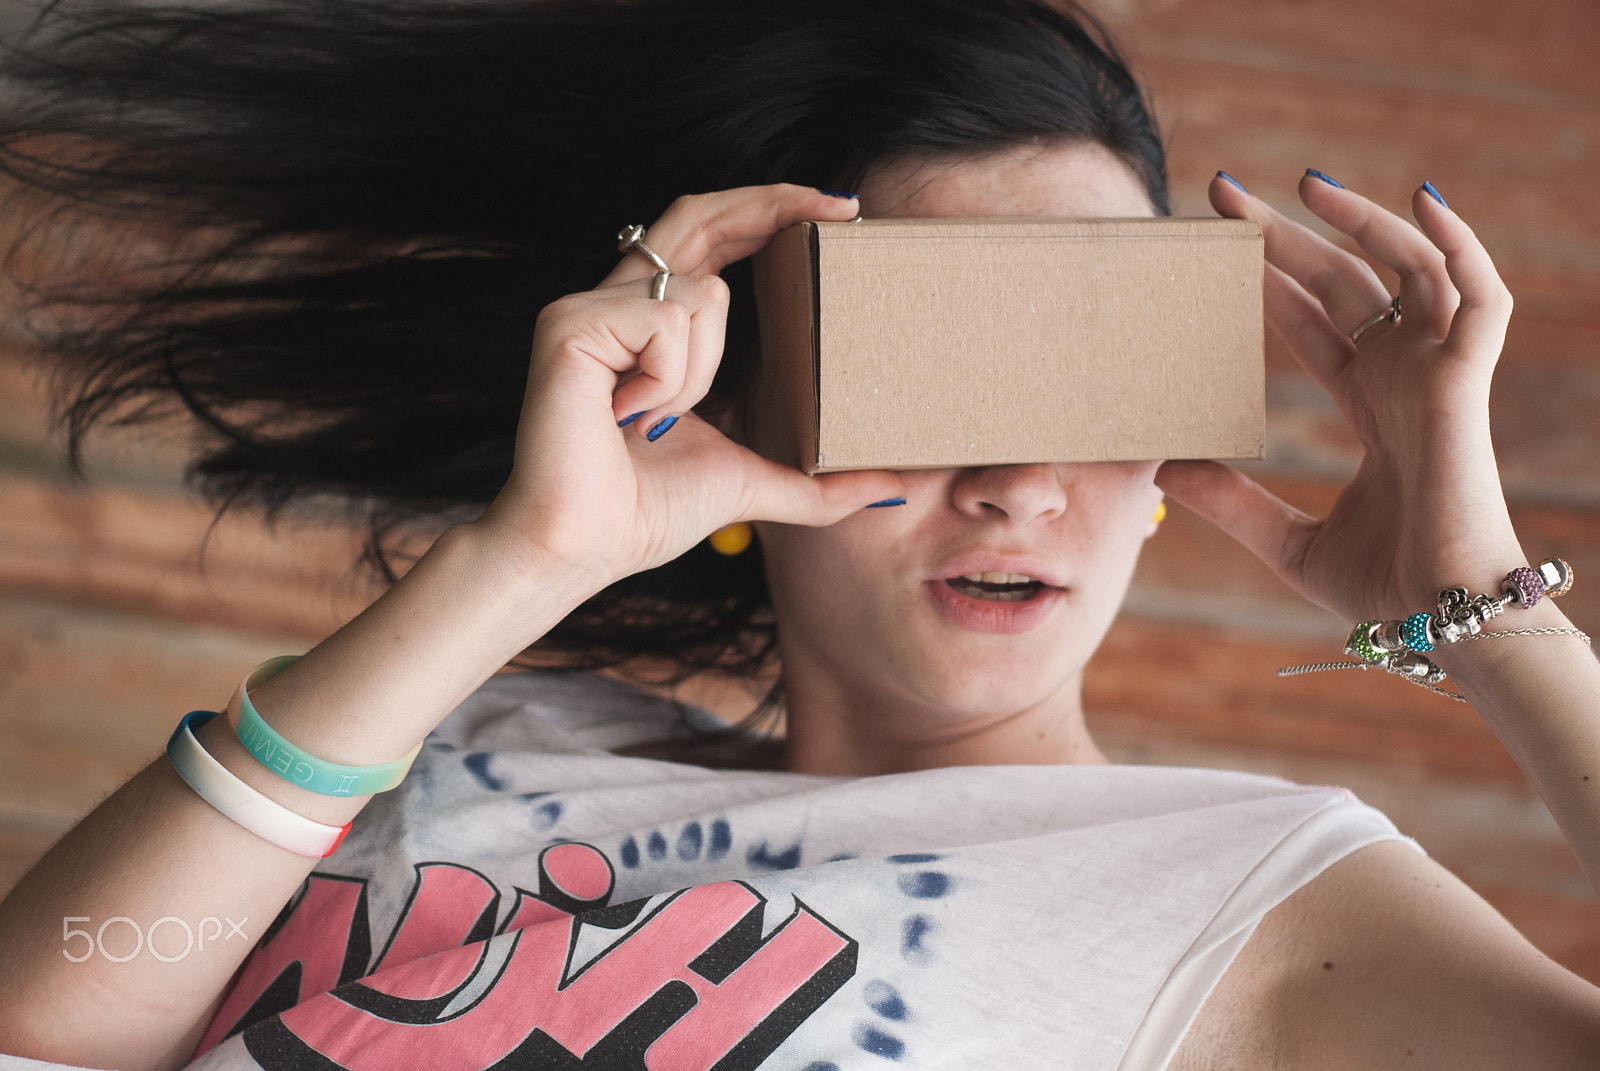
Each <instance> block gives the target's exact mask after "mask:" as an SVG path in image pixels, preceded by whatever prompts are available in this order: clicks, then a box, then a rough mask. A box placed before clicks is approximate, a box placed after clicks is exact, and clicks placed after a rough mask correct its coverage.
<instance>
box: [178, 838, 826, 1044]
mask: <svg viewBox="0 0 1600 1071" xmlns="http://www.w3.org/2000/svg"><path fill="white" fill-rule="evenodd" d="M539 874H540V880H539V892H538V893H537V894H532V893H528V892H526V891H524V890H522V889H517V890H515V892H516V895H517V899H516V901H515V902H514V904H513V906H512V909H511V911H510V912H509V915H508V918H507V921H506V923H505V925H504V926H503V927H502V929H501V932H500V935H499V936H494V937H491V936H490V934H489V927H491V926H492V924H493V920H494V918H495V917H496V915H497V912H498V906H499V892H498V890H497V889H496V888H495V887H494V885H493V883H492V882H490V881H489V880H488V879H487V878H485V877H484V876H483V875H481V874H479V873H478V872H476V871H474V870H472V869H470V868H468V867H462V866H457V865H455V864H450V863H428V864H422V865H419V866H418V867H417V880H416V884H415V885H414V887H413V889H412V894H411V898H410V900H409V902H408V903H407V905H406V908H405V910H404V912H403V914H402V916H401V918H400V920H399V922H398V923H396V925H395V928H394V932H393V933H392V934H391V935H390V937H389V941H388V944H387V946H386V948H385V949H384V951H383V952H382V953H381V955H380V956H379V958H378V963H377V967H376V969H375V970H374V972H373V973H371V974H369V975H367V976H366V977H364V978H360V979H359V980H352V979H351V978H350V977H349V976H348V975H349V973H350V971H351V967H350V963H351V960H352V959H353V958H355V957H354V956H353V955H352V952H356V951H364V947H363V946H362V944H361V942H360V941H359V940H357V939H356V938H355V930H356V929H357V928H358V926H357V924H358V922H359V924H360V925H359V928H360V929H363V930H364V929H365V896H366V892H365V886H364V884H362V883H357V882H351V881H349V880H347V879H340V878H330V877H326V876H324V875H313V876H312V877H311V878H310V879H309V880H308V882H307V886H306V891H305V893H304V894H303V895H302V896H301V898H300V900H299V901H298V902H297V903H296V904H294V905H293V908H292V910H291V911H290V912H288V913H287V916H286V918H285V919H284V920H283V922H282V923H281V925H280V926H279V927H278V928H277V929H276V930H275V931H274V932H273V933H272V934H271V935H270V937H269V938H268V939H266V940H265V941H264V942H263V943H262V944H261V946H260V947H258V948H257V949H256V950H255V952H254V953H252V955H251V958H250V959H249V960H247V961H246V963H245V965H244V967H243V969H242V970H241V971H240V974H239V978H238V980H237V981H236V982H235V984H234V987H233V989H232V990H231V991H230V992H229V994H228V996H227V998H226V999H225V1001H224V1002H223V1005H222V1007H221V1009H220V1010H219V1012H218V1015H217V1017H216V1019H215V1020H214V1021H213V1023H212V1025H211V1028H210V1030H209V1031H208V1032H207V1035H206V1039H205V1041H204V1042H203V1043H202V1045H201V1051H205V1050H206V1049H209V1048H210V1047H211V1046H213V1045H215V1044H216V1043H217V1042H218V1041H220V1040H222V1038H224V1037H226V1036H228V1035H229V1034H231V1033H232V1032H234V1031H235V1029H236V1028H237V1025H238V1024H240V1023H241V1022H247V1023H248V1022H254V1024H255V1025H253V1026H250V1027H248V1029H246V1030H245V1034H244V1040H245V1046H246V1048H247V1050H248V1051H249V1052H250V1054H251V1056H252V1057H254V1058H255V1060H256V1061H257V1062H258V1063H260V1064H261V1065H262V1066H263V1067H266V1068H269V1069H273V1071H277V1069H284V1071H290V1069H302V1068H313V1067H315V1068H329V1067H333V1066H337V1067H343V1068H348V1069H350V1071H387V1069H389V1068H394V1067H408V1066H409V1067H428V1068H437V1069H439V1071H481V1069H486V1068H492V1067H503V1068H511V1067H519V1066H525V1067H538V1068H622V1067H634V1068H648V1069H651V1071H699V1069H707V1071H709V1069H717V1071H734V1069H736V1068H755V1067H757V1066H759V1065H760V1064H761V1062H762V1061H763V1060H765V1059H766V1057H767V1056H768V1055H769V1054H770V1053H771V1052H772V1051H773V1050H774V1049H775V1048H777V1046H778V1045H779V1044H781V1043H782V1042H783V1040H784V1039H785V1038H787V1037H788V1036H789V1035H790V1034H791V1033H793V1032H794V1030H795V1029H796V1028H797V1027H799V1026H800V1024H801V1023H803V1022H804V1021H805V1020H806V1019H807V1018H808V1017H810V1015H811V1014H812V1013H813V1012H815V1011H816V1010H817V1009H818V1008H819V1007H821V1006H822V1004H823V1003H824V1002H825V1001H826V1000H827V999H828V998H829V997H830V996H832V995H833V993H834V992H836V991H837V990H838V989H839V987H840V986H842V985H843V984H844V983H845V982H846V981H847V980H849V979H850V978H851V977H852V976H853V975H854V973H855V969H856V952H857V945H856V942H855V941H854V940H853V939H852V938H850V937H849V936H847V935H846V934H844V933H842V932H840V931H839V930H838V929H837V928H835V927H834V926H832V925H831V924H830V923H828V922H827V920H825V919H823V918H822V917H821V916H819V915H817V914H816V913H815V912H813V911H812V910H811V909H810V908H809V907H808V906H806V905H805V904H804V903H802V902H801V901H799V900H798V899H796V900H795V905H794V910H793V912H792V913H791V914H790V915H789V917H788V918H787V919H785V920H784V921H783V922H782V923H781V924H779V925H778V926H777V927H776V928H774V929H773V930H772V931H771V932H770V933H769V934H767V936H766V937H765V938H764V939H763V937H762V933H763V930H764V929H765V908H766V900H765V898H764V897H762V896H761V894H760V893H758V892H756V891H755V890H754V889H753V888H751V887H750V886H749V885H747V884H745V883H744V882H740V881H724V882H717V883H715V884H711V885H701V886H696V887H694V888H690V889H685V890H683V891H681V892H678V893H674V894H672V895H670V896H668V897H665V898H664V899H661V900H659V901H654V902H653V901H650V900H638V901H634V902H632V903H628V904H619V905H615V906H606V904H607V900H608V899H609V897H610V894H611V890H612V886H613V882H614V874H613V872H612V869H611V864H610V862H609V861H608V860H607V859H606V857H605V856H604V855H603V854H602V853H601V852H599V851H598V850H597V849H595V848H592V847H590V846H589V845H586V844H572V843H567V844H558V845H554V846H552V847H550V848H547V849H546V850H545V851H544V853H543V854H542V855H541V856H540V860H539ZM356 890H358V891H356ZM597 936H598V937H600V938H601V943H602V944H603V945H604V947H603V949H602V950H601V951H600V952H599V953H598V954H597V955H594V956H593V957H592V958H590V959H589V960H588V961H587V962H585V963H583V964H581V965H578V966H576V967H575V966H574V962H573V959H574V954H575V953H576V952H577V950H578V947H579V941H580V937H582V938H585V939H586V943H587V944H589V945H590V946H592V944H593V943H594V941H595V939H596V937H597ZM361 959H362V960H364V959H365V956H364V955H363V956H361ZM336 961H337V962H338V963H339V964H341V965H342V966H341V967H340V968H338V969H339V972H340V973H339V977H338V982H337V985H336V988H333V989H332V991H331V992H330V991H328V987H329V986H330V985H331V984H333V982H332V979H333V977H334V971H335V969H336V968H335V966H334V964H335V962H336ZM361 965H362V966H364V963H363V964H361ZM269 998H270V1003H269ZM291 1002H292V1003H293V1006H292V1007H289V1006H288V1005H289V1004H290V1003H291ZM273 1005H275V1006H273ZM283 1009H286V1010H283ZM274 1011H276V1012H278V1014H277V1015H275V1016H273V1017H271V1018H266V1019H264V1020H262V1021H260V1022H255V1020H256V1019H258V1018H259V1017H260V1016H261V1015H262V1014H271V1012H274Z"/></svg>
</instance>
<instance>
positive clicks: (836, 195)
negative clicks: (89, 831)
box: [817, 187, 855, 197]
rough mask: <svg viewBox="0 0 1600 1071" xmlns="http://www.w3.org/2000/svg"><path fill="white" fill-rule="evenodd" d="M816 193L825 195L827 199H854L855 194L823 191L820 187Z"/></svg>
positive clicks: (840, 191)
mask: <svg viewBox="0 0 1600 1071" xmlns="http://www.w3.org/2000/svg"><path fill="white" fill-rule="evenodd" d="M817 192H818V193H825V194H827V195H828V196H829V197H854V196H855V194H853V193H847V192H846V191H844V190H824V189H822V188H820V187H819V188H818V189H817Z"/></svg>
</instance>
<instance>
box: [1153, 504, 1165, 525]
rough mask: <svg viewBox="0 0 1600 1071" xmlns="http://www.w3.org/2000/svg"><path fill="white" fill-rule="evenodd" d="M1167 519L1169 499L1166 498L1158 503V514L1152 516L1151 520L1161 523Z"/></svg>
mask: <svg viewBox="0 0 1600 1071" xmlns="http://www.w3.org/2000/svg"><path fill="white" fill-rule="evenodd" d="M1166 519H1167V501H1166V499H1162V500H1161V501H1160V502H1157V503H1156V514H1155V516H1154V517H1151V518H1150V520H1151V521H1153V522H1154V523H1156V524H1160V523H1161V522H1162V521H1164V520H1166Z"/></svg>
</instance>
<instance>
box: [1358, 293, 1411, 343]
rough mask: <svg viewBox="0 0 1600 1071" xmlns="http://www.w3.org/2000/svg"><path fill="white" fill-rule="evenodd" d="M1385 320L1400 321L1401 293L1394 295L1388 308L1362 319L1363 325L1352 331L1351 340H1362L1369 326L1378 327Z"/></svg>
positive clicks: (1394, 322)
mask: <svg viewBox="0 0 1600 1071" xmlns="http://www.w3.org/2000/svg"><path fill="white" fill-rule="evenodd" d="M1385 320H1387V321H1388V322H1389V323H1392V324H1397V323H1399V322H1400V295H1399V294H1396V295H1395V296H1394V299H1393V300H1392V301H1390V302H1389V307H1388V308H1386V309H1382V310H1380V311H1378V312H1375V313H1373V314H1372V315H1371V316H1368V317H1367V318H1366V319H1365V320H1362V321H1361V326H1360V327H1357V328H1356V329H1355V330H1354V331H1352V332H1350V341H1351V342H1360V341H1361V336H1362V335H1364V334H1366V333H1367V331H1368V329H1369V328H1373V327H1377V326H1378V325H1379V324H1381V323H1383V322H1384V321H1385Z"/></svg>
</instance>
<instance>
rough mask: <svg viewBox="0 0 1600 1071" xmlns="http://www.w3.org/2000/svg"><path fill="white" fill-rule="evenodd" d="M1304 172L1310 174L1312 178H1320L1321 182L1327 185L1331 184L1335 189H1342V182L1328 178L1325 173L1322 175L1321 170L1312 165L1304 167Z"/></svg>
mask: <svg viewBox="0 0 1600 1071" xmlns="http://www.w3.org/2000/svg"><path fill="white" fill-rule="evenodd" d="M1306 174H1308V175H1310V176H1311V177H1312V178H1318V179H1321V180H1322V181H1323V182H1326V183H1327V184H1328V185H1329V186H1333V187H1335V188H1336V189H1341V190H1342V189H1344V183H1342V182H1340V181H1338V180H1337V179H1333V178H1329V177H1328V176H1327V175H1324V174H1323V173H1322V172H1321V171H1318V170H1317V169H1316V168H1314V167H1308V168H1306Z"/></svg>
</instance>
